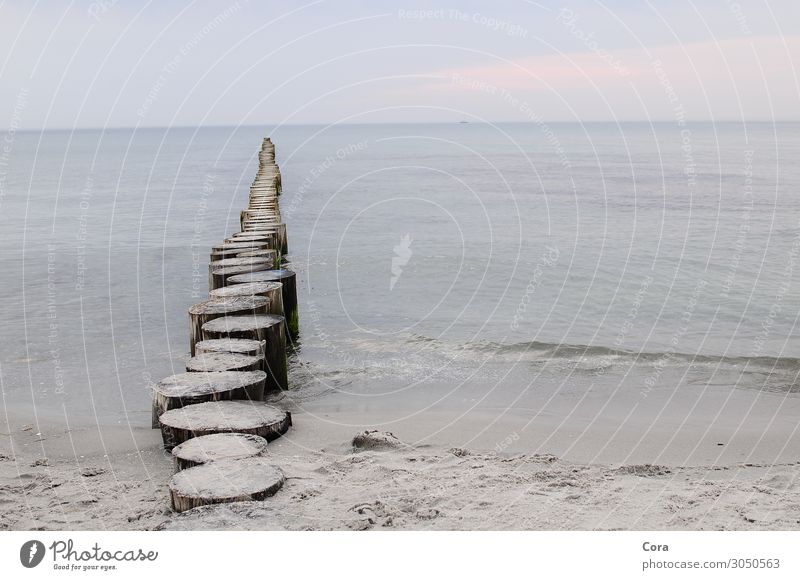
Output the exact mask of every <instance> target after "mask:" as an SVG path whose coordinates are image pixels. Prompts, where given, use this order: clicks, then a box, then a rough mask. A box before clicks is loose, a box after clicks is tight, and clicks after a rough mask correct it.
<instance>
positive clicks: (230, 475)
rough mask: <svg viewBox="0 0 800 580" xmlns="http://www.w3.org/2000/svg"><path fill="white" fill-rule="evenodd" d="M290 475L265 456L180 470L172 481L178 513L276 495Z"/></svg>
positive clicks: (173, 504)
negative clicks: (211, 505) (200, 507)
mask: <svg viewBox="0 0 800 580" xmlns="http://www.w3.org/2000/svg"><path fill="white" fill-rule="evenodd" d="M284 481H286V477H285V476H284V475H283V472H282V471H281V470H280V468H278V467H276V466H274V465H272V464H271V463H270V462H269V460H268V459H266V458H265V457H248V458H246V459H223V460H220V461H214V462H212V463H207V464H205V465H198V466H197V467H191V468H189V469H184V470H183V471H179V472H178V473H176V474H175V475H173V476H172V479H171V480H170V482H169V491H170V498H171V501H172V508H173V509H174V510H175V511H177V512H182V511H186V510H188V509H192V508H195V507H199V506H202V505H210V504H216V503H228V502H234V501H261V500H264V499H266V498H268V497H269V496H271V495H274V494H275V493H276V492H277V491H278V490H279V489H280V488H281V486H283V482H284Z"/></svg>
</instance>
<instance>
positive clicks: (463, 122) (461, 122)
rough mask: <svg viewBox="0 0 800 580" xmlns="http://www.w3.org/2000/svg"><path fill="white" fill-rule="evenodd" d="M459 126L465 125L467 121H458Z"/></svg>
mask: <svg viewBox="0 0 800 580" xmlns="http://www.w3.org/2000/svg"><path fill="white" fill-rule="evenodd" d="M459 123H460V124H467V123H469V121H459Z"/></svg>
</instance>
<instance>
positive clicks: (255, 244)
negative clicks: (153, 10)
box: [211, 240, 268, 252]
mask: <svg viewBox="0 0 800 580" xmlns="http://www.w3.org/2000/svg"><path fill="white" fill-rule="evenodd" d="M267 245H268V244H267V243H266V242H260V241H253V240H245V241H243V242H224V243H222V244H217V245H216V246H211V250H212V251H213V252H227V251H229V250H233V249H237V250H238V249H239V248H242V250H241V251H242V252H246V251H248V250H262V249H267Z"/></svg>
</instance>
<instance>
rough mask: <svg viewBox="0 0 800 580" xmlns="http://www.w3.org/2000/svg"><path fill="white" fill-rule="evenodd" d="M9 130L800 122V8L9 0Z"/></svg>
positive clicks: (1, 44) (4, 112) (4, 65)
mask: <svg viewBox="0 0 800 580" xmlns="http://www.w3.org/2000/svg"><path fill="white" fill-rule="evenodd" d="M0 55H2V56H1V57H0V127H9V126H12V125H13V126H15V127H17V126H18V127H20V128H29V129H36V128H41V127H48V128H73V127H78V128H85V127H119V126H126V127H129V126H137V125H138V126H169V125H200V124H204V125H236V124H273V123H331V122H414V121H444V122H452V121H455V120H459V119H463V118H468V119H473V120H481V119H483V120H488V121H525V120H531V119H533V118H541V119H544V120H548V121H576V120H580V121H593V120H597V121H603V120H623V121H625V120H645V119H653V120H663V121H670V120H674V119H675V118H676V117H677V116H679V115H683V116H685V118H686V119H688V120H739V119H748V120H769V119H778V120H798V119H800V80H798V77H799V75H798V71H797V70H796V69H797V64H798V62H800V3H798V2H796V1H793V0H776V1H770V2H768V3H767V2H765V1H763V0H758V1H756V0H754V1H750V0H741V1H738V2H728V1H726V0H715V1H713V2H712V1H705V0H704V1H697V2H667V1H663V0H662V1H653V0H651V1H649V2H648V1H643V2H623V1H621V0H616V1H607V2H592V1H585V0H580V1H575V2H564V3H556V2H540V3H539V2H526V1H521V0H508V1H504V2H496V3H495V2H452V3H449V4H443V3H439V2H409V3H405V2H367V1H364V2H332V1H319V2H310V3H307V4H303V3H301V2H288V1H287V2H255V1H250V2H245V1H243V0H238V1H236V0H233V1H231V2H227V1H225V0H223V1H221V2H214V3H212V2H174V1H161V2H151V3H144V2H140V3H137V2H130V1H124V0H120V1H119V2H116V3H115V2H114V0H98V1H96V2H71V3H70V2H54V1H42V2H5V3H3V4H2V5H0Z"/></svg>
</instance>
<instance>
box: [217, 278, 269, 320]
mask: <svg viewBox="0 0 800 580" xmlns="http://www.w3.org/2000/svg"><path fill="white" fill-rule="evenodd" d="M209 295H210V296H211V297H212V298H228V297H231V296H264V297H265V298H268V299H269V304H268V305H267V314H277V315H278V316H284V311H283V284H281V283H280V282H248V283H244V284H231V285H229V286H225V287H224V288H217V289H216V290H212V291H211V292H209Z"/></svg>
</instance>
